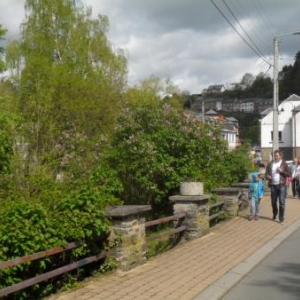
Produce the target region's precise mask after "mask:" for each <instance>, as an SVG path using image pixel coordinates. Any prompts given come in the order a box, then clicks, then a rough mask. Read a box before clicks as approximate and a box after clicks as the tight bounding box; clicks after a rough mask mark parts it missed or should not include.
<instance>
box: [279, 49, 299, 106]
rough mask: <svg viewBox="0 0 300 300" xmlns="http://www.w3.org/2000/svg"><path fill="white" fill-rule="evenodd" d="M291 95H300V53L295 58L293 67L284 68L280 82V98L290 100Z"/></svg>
mask: <svg viewBox="0 0 300 300" xmlns="http://www.w3.org/2000/svg"><path fill="white" fill-rule="evenodd" d="M291 94H296V95H300V51H299V52H297V54H296V56H295V62H294V64H293V65H289V66H284V67H283V68H282V71H281V80H280V81H279V98H280V99H281V100H283V99H286V98H288V97H289V96H290V95H291Z"/></svg>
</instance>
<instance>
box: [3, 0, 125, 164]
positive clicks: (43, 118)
mask: <svg viewBox="0 0 300 300" xmlns="http://www.w3.org/2000/svg"><path fill="white" fill-rule="evenodd" d="M25 12H26V18H25V20H24V22H23V24H22V29H21V40H20V41H19V42H17V43H16V42H14V44H10V45H9V46H8V50H10V51H9V53H8V55H7V57H8V64H9V65H10V66H11V68H14V70H15V71H16V68H19V70H18V72H15V73H14V76H15V77H14V78H15V79H16V80H17V81H18V84H19V87H20V110H21V111H22V113H23V114H24V116H25V121H26V122H27V126H28V128H29V130H28V132H27V133H28V136H27V139H28V140H29V141H30V144H31V145H32V147H31V149H32V150H33V152H32V154H33V155H34V156H35V159H37V160H38V159H39V158H40V157H42V156H43V155H44V154H45V153H47V152H48V151H51V150H52V149H54V148H55V146H56V145H57V144H58V143H60V144H61V143H63V142H62V141H63V139H64V137H63V135H62V133H63V132H64V133H65V134H66V132H68V136H69V135H70V132H71V134H72V135H73V137H74V139H78V136H81V137H84V138H85V139H86V140H88V139H91V138H92V137H94V136H95V133H96V132H97V133H99V132H103V131H107V130H109V128H110V127H111V126H112V124H113V123H114V122H113V120H114V119H115V116H116V112H117V111H118V108H119V107H120V106H121V102H120V99H121V97H120V93H121V91H122V90H123V88H124V86H125V83H126V60H125V58H124V55H123V54H122V52H121V51H118V52H115V51H114V50H113V48H112V46H111V45H110V43H109V41H108V39H107V36H106V35H107V30H108V19H107V17H106V16H102V15H99V16H98V17H97V18H93V17H92V9H91V8H88V7H84V6H80V7H76V5H75V4H74V1H73V0H26V1H25Z"/></svg>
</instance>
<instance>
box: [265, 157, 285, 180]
mask: <svg viewBox="0 0 300 300" xmlns="http://www.w3.org/2000/svg"><path fill="white" fill-rule="evenodd" d="M272 166H273V160H272V161H270V162H269V163H268V165H267V168H266V178H267V179H268V177H267V176H268V175H269V176H271V177H272ZM280 168H282V169H283V171H282V172H280V184H286V178H287V177H289V176H290V168H289V166H288V164H287V163H286V162H285V161H284V160H283V161H282V162H281V165H280ZM268 180H269V185H271V184H272V179H268Z"/></svg>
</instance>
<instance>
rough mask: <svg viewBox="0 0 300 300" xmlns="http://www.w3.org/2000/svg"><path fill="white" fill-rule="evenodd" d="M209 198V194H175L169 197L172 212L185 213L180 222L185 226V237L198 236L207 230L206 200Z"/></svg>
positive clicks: (207, 212) (188, 238)
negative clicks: (172, 204)
mask: <svg viewBox="0 0 300 300" xmlns="http://www.w3.org/2000/svg"><path fill="white" fill-rule="evenodd" d="M210 198H211V196H210V195H193V196H187V195H175V196H171V197H169V199H170V200H171V201H172V202H173V203H174V206H173V209H174V214H179V213H183V212H185V213H186V217H185V219H184V221H183V224H182V225H185V226H186V231H185V233H184V237H185V239H187V240H191V239H194V238H198V237H201V236H203V235H205V234H207V233H208V232H209V206H208V201H209V199H210ZM175 226H176V224H175Z"/></svg>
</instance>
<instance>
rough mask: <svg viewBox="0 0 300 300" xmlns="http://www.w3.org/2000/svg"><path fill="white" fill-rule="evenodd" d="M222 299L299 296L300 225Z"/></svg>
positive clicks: (291, 299) (291, 298) (286, 299)
mask: <svg viewBox="0 0 300 300" xmlns="http://www.w3.org/2000/svg"><path fill="white" fill-rule="evenodd" d="M299 205H300V201H299ZM222 299H223V300H250V299H251V300H260V299H264V300H296V299H297V300H299V299H300V229H298V230H296V231H295V232H294V233H293V234H292V235H290V236H289V237H288V238H287V239H286V240H285V241H284V242H283V243H282V244H281V245H279V246H278V247H277V248H276V249H275V250H274V251H273V252H272V253H271V254H269V255H268V256H267V257H266V258H265V259H264V260H263V261H262V262H261V263H260V264H259V265H258V266H257V267H256V268H254V269H253V270H252V271H251V272H250V273H248V274H247V275H246V277H244V278H243V279H242V280H241V281H240V282H239V283H238V284H237V285H236V286H234V287H233V288H232V289H231V290H230V291H229V292H228V293H227V294H226V295H225V296H224V297H223V298H222Z"/></svg>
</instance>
